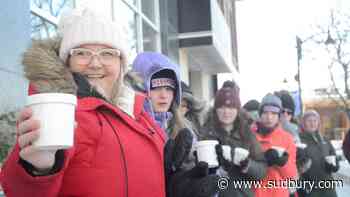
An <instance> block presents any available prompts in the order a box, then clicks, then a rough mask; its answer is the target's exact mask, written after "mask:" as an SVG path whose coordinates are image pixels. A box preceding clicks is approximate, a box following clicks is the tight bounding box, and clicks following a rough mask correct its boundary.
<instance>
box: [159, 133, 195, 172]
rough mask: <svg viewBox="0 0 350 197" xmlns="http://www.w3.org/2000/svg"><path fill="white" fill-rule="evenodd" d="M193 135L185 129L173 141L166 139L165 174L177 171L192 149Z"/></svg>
mask: <svg viewBox="0 0 350 197" xmlns="http://www.w3.org/2000/svg"><path fill="white" fill-rule="evenodd" d="M192 141H193V135H192V133H191V132H190V130H188V129H187V128H184V129H181V130H180V131H179V133H178V135H177V136H176V138H175V140H174V139H168V141H167V143H166V145H165V147H164V162H165V163H164V165H165V170H166V174H169V173H172V172H174V171H176V170H177V169H179V168H180V167H181V165H182V163H183V162H184V160H185V159H186V158H187V157H188V155H189V153H190V151H191V148H192Z"/></svg>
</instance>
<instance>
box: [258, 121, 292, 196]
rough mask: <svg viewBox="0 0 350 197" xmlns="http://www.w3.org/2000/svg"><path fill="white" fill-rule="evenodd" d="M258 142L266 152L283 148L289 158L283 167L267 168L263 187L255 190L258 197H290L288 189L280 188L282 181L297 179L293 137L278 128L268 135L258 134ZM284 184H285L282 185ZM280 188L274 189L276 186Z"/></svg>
mask: <svg viewBox="0 0 350 197" xmlns="http://www.w3.org/2000/svg"><path fill="white" fill-rule="evenodd" d="M256 137H257V140H258V141H259V142H260V143H261V146H262V148H263V150H264V151H266V150H268V149H269V148H271V147H272V146H279V147H283V148H285V149H286V150H287V152H288V154H289V158H288V161H287V163H286V164H285V165H284V166H282V167H277V166H271V167H268V168H267V175H266V177H265V178H264V179H263V181H262V187H260V188H257V189H256V190H255V196H256V197H288V196H289V191H288V189H287V188H286V187H280V186H279V185H278V184H280V183H282V182H281V180H287V179H296V178H297V167H296V145H295V144H294V140H293V136H292V135H291V134H289V133H288V132H286V131H284V130H283V129H282V128H280V127H277V128H276V129H275V130H274V131H272V132H271V133H270V134H268V135H261V134H259V133H256ZM282 184H284V183H282ZM275 185H276V186H278V187H274V186H275Z"/></svg>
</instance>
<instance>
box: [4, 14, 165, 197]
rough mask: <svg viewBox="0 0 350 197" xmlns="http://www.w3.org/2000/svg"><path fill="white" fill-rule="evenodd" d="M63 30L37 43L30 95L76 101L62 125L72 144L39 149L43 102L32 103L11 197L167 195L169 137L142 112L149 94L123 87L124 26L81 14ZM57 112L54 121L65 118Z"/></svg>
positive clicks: (10, 164) (27, 66) (14, 155)
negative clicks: (72, 112)
mask: <svg viewBox="0 0 350 197" xmlns="http://www.w3.org/2000/svg"><path fill="white" fill-rule="evenodd" d="M58 27H59V35H60V38H59V39H57V40H41V41H33V43H32V46H31V47H30V48H29V49H28V51H27V52H26V53H25V54H24V58H23V64H24V71H25V76H26V78H27V79H28V80H29V82H30V89H29V93H30V95H33V96H38V95H41V94H42V93H69V94H72V95H75V96H76V97H77V107H76V109H75V115H74V116H73V117H74V119H73V121H69V122H68V121H65V122H60V124H62V125H66V124H70V125H71V126H72V128H75V129H74V140H73V145H72V146H71V147H70V146H69V145H68V146H67V147H56V148H53V147H52V146H51V147H50V148H47V149H46V148H43V146H38V145H37V143H36V142H38V140H39V139H41V137H42V134H43V133H41V130H42V129H43V127H44V125H43V124H45V123H46V122H45V121H44V122H41V121H39V120H38V119H36V118H37V116H36V115H35V109H34V108H35V107H34V106H37V103H40V102H38V101H37V100H36V101H35V102H34V101H33V99H32V101H31V103H32V105H31V106H30V107H26V108H24V109H22V110H21V112H20V115H19V119H18V132H17V133H18V140H17V144H16V145H15V147H14V149H13V151H12V152H11V154H10V155H9V156H8V159H7V160H6V162H5V163H4V165H3V166H2V171H1V183H2V186H3V189H4V192H5V194H6V196H8V197H19V196H45V197H56V196H61V197H68V196H76V197H83V196H84V197H85V196H91V197H100V196H129V197H136V196H156V197H164V196H165V176H164V171H163V148H164V142H165V136H164V133H163V131H162V130H161V129H160V128H159V127H158V126H157V125H156V123H155V122H154V121H153V119H152V118H151V117H150V116H149V115H148V113H146V112H145V111H144V109H143V104H144V100H145V96H144V95H142V94H140V93H136V92H135V91H133V90H132V88H130V87H128V86H126V84H124V83H123V78H124V74H125V73H126V71H127V64H128V63H127V54H128V52H127V49H126V48H127V46H126V44H125V41H126V38H125V37H124V35H123V33H122V30H121V27H120V25H119V24H117V23H115V22H113V21H111V20H110V19H107V18H104V17H102V16H100V15H98V14H96V13H94V12H93V11H91V10H89V9H82V10H73V11H72V12H70V13H69V14H67V15H64V16H62V17H61V19H60V23H59V26H58ZM57 98H58V96H54V97H50V102H51V103H52V102H53V101H54V100H55V99H56V100H57ZM46 99H47V97H46ZM61 101H62V99H61ZM54 102H56V101H54ZM51 103H48V104H47V106H49V105H50V106H52V105H51ZM43 108H46V107H45V106H44V107H43ZM58 108H59V107H58ZM57 110H58V109H53V110H52V111H51V114H50V113H49V114H46V116H48V117H46V118H52V117H56V114H55V113H58V111H57ZM60 115H61V118H59V117H58V118H57V119H58V120H57V121H60V120H61V121H63V120H65V119H64V116H67V113H66V114H60ZM74 121H75V124H74ZM64 132H66V131H62V133H64ZM52 140H53V139H52ZM38 147H39V148H38ZM136 149H137V150H136ZM140 183H145V184H140Z"/></svg>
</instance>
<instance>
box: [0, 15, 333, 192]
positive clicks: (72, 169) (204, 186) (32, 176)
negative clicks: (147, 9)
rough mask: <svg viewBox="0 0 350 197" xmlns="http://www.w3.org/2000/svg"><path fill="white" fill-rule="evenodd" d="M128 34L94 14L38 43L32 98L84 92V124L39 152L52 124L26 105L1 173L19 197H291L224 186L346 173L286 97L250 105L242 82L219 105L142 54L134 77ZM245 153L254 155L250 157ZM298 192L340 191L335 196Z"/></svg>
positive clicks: (32, 60) (29, 74)
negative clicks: (65, 144)
mask: <svg viewBox="0 0 350 197" xmlns="http://www.w3.org/2000/svg"><path fill="white" fill-rule="evenodd" d="M120 28H121V27H120V25H119V24H116V23H115V22H112V21H110V20H109V19H104V18H101V17H100V16H98V15H96V14H95V13H93V12H92V11H90V10H87V9H85V10H74V11H73V12H72V13H71V14H70V15H67V16H65V17H62V18H61V21H60V24H59V31H60V36H61V37H60V38H59V39H55V40H42V41H33V43H32V45H31V47H30V48H29V49H28V50H27V51H26V52H25V54H24V56H23V65H24V71H25V76H26V78H27V79H28V80H29V82H30V88H29V94H30V95H32V94H38V93H45V92H64V93H70V94H74V95H77V96H78V108H77V110H76V115H75V119H76V123H77V125H76V128H75V134H74V135H75V136H74V146H73V148H71V149H68V150H37V149H35V147H34V146H33V142H34V141H35V140H37V139H38V138H39V136H40V133H39V132H38V130H39V128H40V125H39V123H38V121H37V120H35V119H33V115H32V111H31V109H30V108H24V109H22V110H21V112H20V116H19V119H18V127H17V133H18V139H17V144H16V145H15V147H14V148H13V151H12V152H11V153H10V155H9V156H8V158H7V160H6V162H5V163H4V165H3V167H2V171H1V176H0V182H1V184H2V186H3V188H4V192H5V194H6V195H7V196H8V197H20V196H33V197H37V196H45V197H51V196H52V197H56V196H62V197H65V196H67V197H68V196H81V197H83V196H84V197H86V196H92V197H93V196H106V197H107V196H111V197H112V196H128V197H136V196H150V197H151V196H152V197H163V196H167V197H213V196H219V197H229V196H258V197H266V196H268V197H274V196H276V197H283V196H285V197H287V196H290V195H291V196H293V195H294V196H296V195H297V194H296V193H297V191H296V188H283V187H278V188H273V189H271V188H270V189H268V188H263V187H262V188H236V187H234V185H233V184H229V185H228V188H226V189H224V190H220V189H219V187H218V180H219V179H220V177H222V176H225V177H228V178H229V180H231V182H232V181H233V180H235V181H237V180H239V181H251V180H257V181H258V180H259V181H261V183H262V184H263V185H267V184H268V182H269V181H270V180H274V181H281V180H287V179H293V180H297V179H301V180H302V179H305V180H314V181H319V180H324V179H327V180H328V179H331V173H332V172H335V171H337V170H338V168H339V162H338V160H336V161H335V163H332V162H328V160H326V159H325V157H326V156H330V155H335V152H334V149H332V146H331V145H330V143H329V141H327V140H326V139H324V138H323V137H322V136H321V135H320V132H319V128H320V127H319V125H320V119H319V115H318V114H317V112H315V111H308V112H306V113H305V115H304V117H303V119H302V124H301V125H302V127H301V128H302V131H303V132H300V135H299V131H298V129H297V126H296V125H295V124H293V123H291V118H292V116H293V113H294V108H295V106H294V108H293V106H288V104H286V103H284V102H283V101H284V100H286V99H284V95H285V94H284V93H283V92H282V93H280V94H279V93H276V94H267V95H266V96H265V97H264V98H263V99H262V101H261V103H260V104H259V103H258V102H257V101H255V102H251V103H253V104H251V106H249V105H244V106H243V107H242V106H241V101H240V96H239V91H240V90H239V87H238V86H237V85H236V84H235V83H234V82H232V81H227V82H225V84H224V85H223V87H222V88H221V89H219V90H218V91H217V93H216V96H215V101H214V106H213V107H212V108H211V109H207V108H208V107H207V106H206V105H205V103H203V102H200V101H199V100H198V99H196V98H195V97H194V96H193V94H192V92H191V90H190V89H189V87H188V86H187V85H186V84H185V83H183V82H181V78H180V74H179V73H180V72H179V69H180V68H179V66H178V65H176V64H174V63H173V62H171V61H170V60H169V58H167V57H166V56H164V55H162V54H160V53H156V52H144V53H140V54H139V55H137V57H136V58H135V60H134V61H133V63H132V68H131V71H128V70H127V66H128V58H127V54H128V52H127V45H126V43H125V38H124V37H123V34H122V30H121V29H120ZM287 103H288V102H287ZM280 125H283V128H282V127H281V126H280ZM203 140H216V141H218V142H219V144H217V145H216V146H215V152H216V155H217V160H218V162H219V166H217V167H215V168H212V167H211V166H209V165H208V163H206V162H203V161H199V160H198V155H197V152H196V149H195V147H196V144H197V143H198V142H199V141H203ZM302 143H304V144H306V147H297V146H298V144H302ZM225 146H229V147H230V152H229V155H230V156H229V157H226V156H225V153H224V149H225ZM242 149H243V150H244V151H246V152H248V154H247V155H246V156H244V157H239V155H238V153H237V152H238V150H242ZM321 172H322V173H321ZM298 193H299V196H320V195H322V196H336V194H335V192H334V189H333V190H331V189H329V190H312V191H309V190H307V189H306V190H300V191H298Z"/></svg>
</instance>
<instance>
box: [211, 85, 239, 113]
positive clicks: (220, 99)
mask: <svg viewBox="0 0 350 197" xmlns="http://www.w3.org/2000/svg"><path fill="white" fill-rule="evenodd" d="M222 106H227V107H234V108H237V109H240V108H241V101H240V98H239V93H238V92H237V88H230V87H224V88H221V89H220V90H219V91H217V93H216V96H215V103H214V108H220V107H222Z"/></svg>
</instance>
